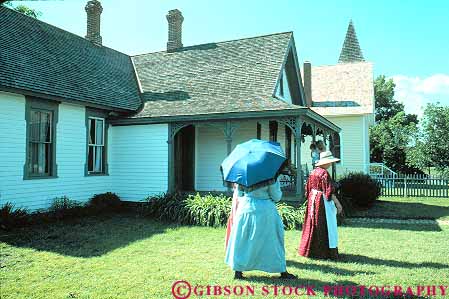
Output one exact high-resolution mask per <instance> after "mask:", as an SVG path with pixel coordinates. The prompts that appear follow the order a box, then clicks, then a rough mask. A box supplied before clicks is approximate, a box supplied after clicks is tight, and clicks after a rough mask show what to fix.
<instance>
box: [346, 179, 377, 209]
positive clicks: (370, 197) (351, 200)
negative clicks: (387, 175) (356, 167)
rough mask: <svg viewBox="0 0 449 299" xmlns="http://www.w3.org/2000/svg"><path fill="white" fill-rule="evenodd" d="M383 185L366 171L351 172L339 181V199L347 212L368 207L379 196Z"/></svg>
mask: <svg viewBox="0 0 449 299" xmlns="http://www.w3.org/2000/svg"><path fill="white" fill-rule="evenodd" d="M380 192H381V185H380V183H379V182H377V181H375V180H374V179H372V178H371V177H370V176H369V175H367V174H364V173H361V172H360V173H349V174H348V175H346V176H344V177H343V178H342V179H340V181H339V199H340V200H341V203H342V205H343V208H344V209H345V212H346V213H347V214H350V212H351V211H352V210H353V209H368V208H370V207H371V206H372V205H373V204H374V203H375V202H376V200H377V199H378V198H379V196H380Z"/></svg>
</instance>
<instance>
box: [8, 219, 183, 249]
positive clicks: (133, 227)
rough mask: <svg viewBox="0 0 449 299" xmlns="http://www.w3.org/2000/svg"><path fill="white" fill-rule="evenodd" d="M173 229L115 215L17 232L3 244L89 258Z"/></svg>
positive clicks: (73, 220)
mask: <svg viewBox="0 0 449 299" xmlns="http://www.w3.org/2000/svg"><path fill="white" fill-rule="evenodd" d="M172 227H176V226H175V225H169V224H163V223H159V222H157V221H153V220H151V219H148V218H141V217H136V216H132V215H124V214H115V215H103V216H96V217H95V216H91V217H84V218H80V219H72V220H67V221H64V222H59V223H52V224H46V225H39V226H32V227H25V228H22V229H16V230H13V231H11V232H9V233H8V234H7V235H3V236H1V237H0V241H2V242H6V243H8V244H9V245H11V246H16V247H24V248H32V249H35V250H42V251H50V252H55V253H58V254H62V255H66V256H74V257H84V258H89V257H96V256H101V255H104V254H106V253H108V252H110V251H112V250H115V249H118V248H121V247H125V246H127V245H129V244H130V243H133V242H135V241H138V240H143V239H147V238H149V237H151V236H153V235H156V234H161V233H164V232H165V231H166V230H167V229H168V228H172Z"/></svg>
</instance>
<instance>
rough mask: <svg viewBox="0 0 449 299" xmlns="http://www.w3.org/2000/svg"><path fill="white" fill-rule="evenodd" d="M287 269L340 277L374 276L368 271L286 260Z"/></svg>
mask: <svg viewBox="0 0 449 299" xmlns="http://www.w3.org/2000/svg"><path fill="white" fill-rule="evenodd" d="M287 267H294V268H296V269H298V270H312V271H319V272H324V273H333V274H337V275H341V276H352V275H357V274H375V273H374V272H370V271H369V272H368V271H351V270H346V269H341V268H337V267H332V266H327V265H315V264H306V263H299V262H297V261H291V260H287Z"/></svg>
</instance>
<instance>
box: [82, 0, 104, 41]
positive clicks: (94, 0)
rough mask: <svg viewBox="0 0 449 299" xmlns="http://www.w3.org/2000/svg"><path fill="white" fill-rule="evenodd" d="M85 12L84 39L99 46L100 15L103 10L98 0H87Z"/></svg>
mask: <svg viewBox="0 0 449 299" xmlns="http://www.w3.org/2000/svg"><path fill="white" fill-rule="evenodd" d="M85 10H86V13H87V34H86V39H88V40H90V41H91V42H93V43H94V44H96V45H97V46H101V44H102V39H101V35H100V15H101V13H102V11H103V7H102V6H101V3H100V1H98V0H89V1H88V2H87V4H86V7H85Z"/></svg>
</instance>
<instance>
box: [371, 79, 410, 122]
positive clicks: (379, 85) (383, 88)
mask: <svg viewBox="0 0 449 299" xmlns="http://www.w3.org/2000/svg"><path fill="white" fill-rule="evenodd" d="M395 87H396V85H395V84H394V82H393V79H388V80H386V79H385V75H380V76H379V77H377V78H376V80H374V96H375V103H376V111H375V114H376V122H379V121H382V120H387V119H390V118H392V117H393V116H395V115H396V114H397V113H398V112H401V111H404V104H402V103H399V102H398V101H396V100H395V99H394V88H395Z"/></svg>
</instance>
